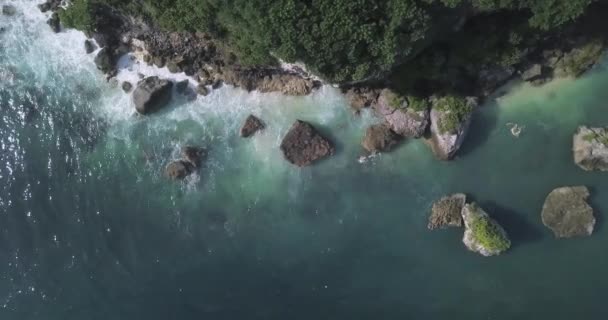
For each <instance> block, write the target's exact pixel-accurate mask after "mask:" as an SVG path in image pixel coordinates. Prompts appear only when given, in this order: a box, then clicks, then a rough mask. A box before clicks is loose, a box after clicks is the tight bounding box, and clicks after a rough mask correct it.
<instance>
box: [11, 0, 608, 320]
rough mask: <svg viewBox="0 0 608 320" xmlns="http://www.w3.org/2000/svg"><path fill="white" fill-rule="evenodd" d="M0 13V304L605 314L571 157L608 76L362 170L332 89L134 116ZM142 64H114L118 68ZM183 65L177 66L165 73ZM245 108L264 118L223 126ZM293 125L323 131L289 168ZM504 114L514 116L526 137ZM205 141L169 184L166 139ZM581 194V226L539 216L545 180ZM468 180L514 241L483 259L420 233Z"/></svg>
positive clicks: (42, 39)
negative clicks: (549, 225) (452, 152)
mask: <svg viewBox="0 0 608 320" xmlns="http://www.w3.org/2000/svg"><path fill="white" fill-rule="evenodd" d="M6 3H12V4H15V5H16V6H17V8H18V15H17V16H16V17H11V18H8V17H4V16H0V27H6V28H7V30H6V31H5V32H4V33H0V83H1V84H2V86H1V87H0V119H1V120H0V181H1V182H2V183H0V318H1V319H9V320H12V319H53V320H54V319H201V318H210V319H311V318H316V319H446V318H450V319H514V318H525V319H528V318H536V319H571V318H573V317H583V318H600V317H602V316H603V315H604V313H605V312H604V308H603V306H604V298H603V293H604V292H605V290H606V289H607V288H608V277H607V276H605V275H604V271H605V270H606V269H608V257H606V256H605V254H604V253H605V243H607V242H608V232H607V231H606V229H605V228H604V217H605V216H604V212H606V210H607V209H608V197H607V193H608V181H607V180H606V179H605V176H604V175H603V174H600V173H588V172H584V171H582V170H579V169H578V168H577V167H576V166H575V165H574V164H573V162H572V154H571V137H572V133H573V132H574V130H575V129H576V127H577V126H578V125H580V124H588V125H605V124H606V123H608V113H606V112H605V108H606V101H607V100H608V99H607V98H608V92H607V91H606V90H604V88H605V87H608V72H606V71H604V70H602V69H599V70H596V71H595V72H592V73H591V74H589V75H587V76H586V77H584V78H582V79H580V80H576V81H574V80H562V81H558V82H554V83H551V84H549V85H547V86H544V87H542V88H530V87H527V86H525V85H519V84H514V85H513V87H512V88H510V90H509V93H508V94H507V95H506V96H504V97H502V98H500V99H499V102H490V103H488V104H487V105H486V106H484V108H482V109H481V110H480V111H479V112H478V113H477V114H476V115H475V118H474V122H473V128H472V132H471V134H470V136H469V139H468V140H467V141H466V143H465V145H464V147H463V150H462V153H461V155H460V156H459V157H458V159H456V160H455V161H453V162H449V163H444V162H439V161H436V160H434V159H433V157H432V155H431V153H430V151H429V150H428V148H427V147H426V146H425V145H424V144H423V143H422V142H421V141H407V142H405V143H404V144H403V145H401V146H400V147H399V148H398V150H397V151H395V152H394V153H391V154H383V155H381V156H379V157H377V158H374V159H373V160H371V161H369V162H367V163H364V164H360V163H359V162H358V161H357V158H358V157H359V155H360V154H361V153H362V150H361V147H360V146H359V142H360V140H361V137H362V134H363V132H364V130H365V128H366V127H367V126H368V125H369V124H371V123H373V122H375V121H377V120H376V119H374V117H373V116H372V115H370V114H364V115H363V116H361V117H358V116H354V115H352V113H351V112H350V110H349V109H348V107H347V104H346V102H345V101H344V100H343V98H342V97H341V96H340V95H339V93H338V91H337V90H336V89H333V88H331V87H330V86H325V87H323V89H321V90H320V91H319V92H316V93H315V94H313V95H312V96H309V97H299V98H290V97H282V96H280V95H275V94H258V93H251V94H248V93H246V92H243V91H241V90H237V89H233V88H229V87H224V88H222V89H220V90H217V91H214V92H213V93H212V94H211V95H210V96H208V97H204V98H203V97H200V98H199V99H198V100H197V101H194V102H188V101H186V100H185V99H180V98H177V99H175V100H174V102H173V104H172V106H170V107H169V108H168V109H167V110H165V111H163V112H161V113H160V114H157V115H153V116H151V117H145V118H141V117H136V116H134V115H133V106H132V105H131V102H130V97H129V96H128V95H126V94H124V93H122V91H121V90H120V88H118V87H117V86H115V85H113V84H111V83H107V82H106V81H105V80H104V78H103V76H102V75H101V74H99V73H98V72H97V71H96V70H95V66H94V65H93V63H92V56H86V55H84V49H83V46H82V42H83V41H84V36H83V35H81V34H79V33H77V32H71V31H70V32H63V33H61V34H59V35H55V34H52V33H51V32H50V30H49V29H48V27H47V26H46V25H45V23H44V18H45V17H44V16H43V15H42V14H41V13H39V12H38V11H37V9H35V3H34V2H30V1H24V0H21V1H4V0H2V1H0V4H6ZM138 71H143V72H145V73H146V74H152V73H161V74H164V75H166V71H163V70H160V71H159V70H153V69H150V68H144V67H141V66H138V65H130V64H129V63H124V69H123V70H121V73H120V74H119V78H120V79H134V77H135V74H136V73H137V72H138ZM171 77H175V78H183V76H182V75H171ZM250 113H254V114H256V115H258V116H260V117H261V118H262V119H264V120H265V122H266V123H267V125H268V129H267V130H266V131H265V132H263V133H262V134H260V135H257V136H255V137H254V138H253V139H251V140H242V139H240V138H238V137H237V132H238V128H239V126H240V124H241V123H242V121H243V120H244V119H245V117H246V116H247V115H248V114H250ZM295 119H302V120H307V121H310V122H312V123H314V124H315V125H316V126H318V127H319V128H320V129H321V130H322V131H323V132H324V133H326V134H327V135H328V136H330V137H332V139H333V140H334V141H335V142H336V143H337V145H338V152H337V154H336V156H334V157H333V158H331V159H329V160H326V161H323V162H321V163H319V164H318V165H316V166H313V167H310V168H305V169H299V168H295V167H293V166H291V165H289V164H287V163H286V161H284V160H283V159H282V156H281V154H280V151H279V148H278V146H279V144H280V139H281V137H282V136H283V135H284V134H285V132H286V131H287V130H288V129H289V127H290V125H291V123H292V122H293V121H294V120H295ZM508 123H517V124H519V125H522V126H525V129H524V130H523V133H522V134H521V136H520V137H519V138H515V137H513V136H512V135H511V134H510V131H509V128H508V127H507V124H508ZM184 144H196V145H201V146H205V147H207V148H208V149H209V159H208V161H207V162H206V164H205V166H204V168H203V169H202V170H201V173H200V175H198V176H195V177H192V178H190V179H188V180H187V181H186V182H184V183H172V182H169V181H167V180H166V179H164V178H163V177H162V169H163V167H164V165H165V164H166V163H167V162H168V161H169V160H170V159H172V158H174V157H176V156H177V153H178V151H179V148H180V146H182V145H184ZM578 184H585V185H588V186H589V187H591V189H592V192H593V196H592V204H593V206H594V208H595V209H596V212H597V217H598V224H597V228H596V232H595V234H594V235H593V236H591V237H589V238H584V239H571V240H556V239H554V238H553V236H552V234H551V233H550V231H549V230H548V229H546V228H545V227H544V226H543V225H542V223H541V221H540V209H541V207H542V203H543V201H544V198H545V196H546V195H547V194H548V193H549V192H550V191H551V190H552V189H553V188H555V187H559V186H564V185H578ZM452 192H466V193H467V194H469V195H470V196H471V197H472V198H473V199H475V200H476V201H478V202H479V203H480V204H481V205H482V206H483V207H484V208H485V209H486V210H487V211H488V212H490V213H491V214H492V215H493V216H494V217H495V218H496V219H497V220H498V221H499V222H501V223H502V225H503V226H504V227H505V229H506V230H507V232H508V233H509V234H510V235H511V239H512V241H513V248H512V250H510V251H508V252H507V253H505V254H503V255H501V256H499V257H493V258H484V257H481V256H479V255H476V254H474V253H471V252H468V251H467V250H466V248H465V247H464V245H463V244H462V242H461V238H462V230H446V231H436V232H429V231H427V229H426V223H427V217H428V213H429V209H430V206H431V203H432V201H434V200H436V199H437V198H439V197H441V196H442V195H445V194H447V193H452Z"/></svg>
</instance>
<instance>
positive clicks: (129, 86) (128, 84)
mask: <svg viewBox="0 0 608 320" xmlns="http://www.w3.org/2000/svg"><path fill="white" fill-rule="evenodd" d="M131 89H133V85H132V84H131V82H129V81H125V82H123V83H122V91H124V92H125V93H129V92H131Z"/></svg>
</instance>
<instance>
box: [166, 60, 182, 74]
mask: <svg viewBox="0 0 608 320" xmlns="http://www.w3.org/2000/svg"><path fill="white" fill-rule="evenodd" d="M167 69H168V70H169V72H171V73H180V72H182V68H180V67H179V65H178V64H177V63H176V62H175V61H169V62H167Z"/></svg>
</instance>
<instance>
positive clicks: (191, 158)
mask: <svg viewBox="0 0 608 320" xmlns="http://www.w3.org/2000/svg"><path fill="white" fill-rule="evenodd" d="M181 156H182V158H183V160H185V161H187V162H188V163H190V164H191V165H192V167H194V168H195V169H198V168H200V166H201V164H202V163H203V160H204V159H205V157H206V156H207V150H205V149H204V148H200V147H194V146H186V147H183V148H182V152H181Z"/></svg>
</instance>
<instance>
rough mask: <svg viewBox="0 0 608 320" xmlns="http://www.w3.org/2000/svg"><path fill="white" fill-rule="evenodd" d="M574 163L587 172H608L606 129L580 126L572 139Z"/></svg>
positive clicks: (607, 137) (607, 136)
mask: <svg viewBox="0 0 608 320" xmlns="http://www.w3.org/2000/svg"><path fill="white" fill-rule="evenodd" d="M573 153H574V163H576V164H577V165H578V166H579V167H581V168H583V169H584V170H587V171H592V170H599V171H608V127H607V128H590V127H586V126H581V127H579V128H578V130H577V131H576V133H575V134H574V138H573Z"/></svg>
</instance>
